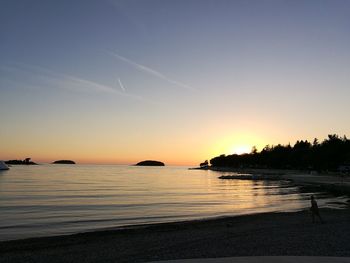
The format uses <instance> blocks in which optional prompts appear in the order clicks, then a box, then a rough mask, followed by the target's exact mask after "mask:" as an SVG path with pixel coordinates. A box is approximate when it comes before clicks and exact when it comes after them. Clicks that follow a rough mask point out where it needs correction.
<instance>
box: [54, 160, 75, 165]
mask: <svg viewBox="0 0 350 263" xmlns="http://www.w3.org/2000/svg"><path fill="white" fill-rule="evenodd" d="M52 164H75V162H74V161H71V160H58V161H54V162H53V163H52Z"/></svg>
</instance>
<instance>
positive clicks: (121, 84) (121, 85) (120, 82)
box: [118, 78, 126, 92]
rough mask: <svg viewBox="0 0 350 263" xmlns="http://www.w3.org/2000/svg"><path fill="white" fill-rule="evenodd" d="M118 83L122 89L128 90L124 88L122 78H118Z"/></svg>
mask: <svg viewBox="0 0 350 263" xmlns="http://www.w3.org/2000/svg"><path fill="white" fill-rule="evenodd" d="M118 83H119V86H120V88H121V89H122V91H124V92H125V91H126V89H125V88H124V85H123V83H122V81H121V80H120V78H118Z"/></svg>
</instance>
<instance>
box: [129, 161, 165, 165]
mask: <svg viewBox="0 0 350 263" xmlns="http://www.w3.org/2000/svg"><path fill="white" fill-rule="evenodd" d="M136 165H137V166H165V164H164V163H163V162H160V161H153V160H146V161H142V162H139V163H137V164H136Z"/></svg>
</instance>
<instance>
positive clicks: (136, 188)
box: [0, 164, 346, 241]
mask: <svg viewBox="0 0 350 263" xmlns="http://www.w3.org/2000/svg"><path fill="white" fill-rule="evenodd" d="M229 174H230V175H234V174H235V173H224V172H215V171H210V170H189V169H188V167H180V166H165V167H141V166H127V165H59V164H56V165H53V164H42V165H32V166H12V167H11V169H10V170H8V171H0V240H1V241H4V240H14V239H23V238H32V237H41V236H53V235H67V234H73V233H79V232H88V231H95V230H105V229H114V228H123V227H126V226H128V227H129V226H136V225H144V224H154V223H164V222H178V221H187V220H201V219H207V218H216V217H225V216H238V215H246V214H256V213H264V212H287V211H298V210H302V209H305V208H307V207H309V206H310V201H309V198H310V195H311V194H314V195H315V196H316V198H317V200H318V204H319V206H320V207H329V208H342V205H341V204H343V203H345V202H346V197H344V196H332V195H329V194H327V193H323V192H315V191H314V190H313V191H310V190H305V189H300V188H299V187H298V186H295V185H293V184H291V183H290V182H287V181H249V180H222V179H219V178H218V177H219V176H221V175H229Z"/></svg>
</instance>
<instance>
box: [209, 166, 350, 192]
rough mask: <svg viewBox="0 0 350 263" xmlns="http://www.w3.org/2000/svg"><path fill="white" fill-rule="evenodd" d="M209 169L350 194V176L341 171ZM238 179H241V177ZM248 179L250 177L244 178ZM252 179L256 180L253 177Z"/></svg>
mask: <svg viewBox="0 0 350 263" xmlns="http://www.w3.org/2000/svg"><path fill="white" fill-rule="evenodd" d="M208 170H211V171H215V172H225V173H229V172H232V173H237V174H239V175H241V174H243V175H246V174H250V175H258V176H261V177H263V180H264V179H265V180H286V181H291V182H292V183H294V184H295V185H298V186H302V187H317V188H319V189H322V190H325V191H328V192H330V193H333V194H341V195H349V196H350V176H349V175H344V174H339V173H320V174H318V173H316V174H314V173H308V172H307V171H298V170H280V169H252V168H231V167H210V168H209V169H208ZM221 179H223V180H230V179H236V178H235V176H227V175H225V176H223V177H222V178H221ZM237 179H240V178H239V177H238V178H237ZM244 179H248V178H244ZM251 180H255V179H254V178H253V177H252V178H251Z"/></svg>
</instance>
